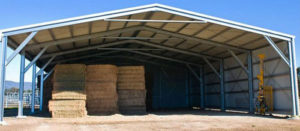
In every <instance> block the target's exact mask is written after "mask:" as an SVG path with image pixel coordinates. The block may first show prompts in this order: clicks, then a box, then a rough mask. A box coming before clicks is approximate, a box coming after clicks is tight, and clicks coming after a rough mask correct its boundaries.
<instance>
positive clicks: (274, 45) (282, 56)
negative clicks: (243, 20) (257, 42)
mask: <svg viewBox="0 0 300 131" xmlns="http://www.w3.org/2000/svg"><path fill="white" fill-rule="evenodd" d="M264 37H265V38H266V39H267V41H268V42H269V43H270V45H271V46H272V47H273V48H274V49H275V51H276V52H277V53H278V54H279V56H280V57H281V58H282V59H283V60H284V62H285V63H286V64H287V65H288V66H290V60H289V59H288V58H287V57H286V56H285V55H284V53H283V52H282V51H281V50H280V49H279V48H278V46H277V45H276V44H275V43H274V41H273V40H272V39H271V38H270V37H269V36H266V35H264Z"/></svg>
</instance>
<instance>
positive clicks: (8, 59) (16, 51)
mask: <svg viewBox="0 0 300 131" xmlns="http://www.w3.org/2000/svg"><path fill="white" fill-rule="evenodd" d="M36 34H37V31H34V32H32V33H31V34H30V35H29V36H27V38H26V39H25V40H24V41H23V42H22V43H21V44H20V45H19V46H18V48H17V49H16V50H15V51H14V52H13V53H12V54H11V55H10V56H9V57H8V58H7V61H6V66H7V65H8V64H9V63H10V62H11V61H12V60H13V59H14V58H15V57H16V56H17V54H19V53H20V51H21V50H22V49H23V48H24V47H25V46H26V45H27V44H28V43H29V41H30V40H31V39H32V38H33V37H34V36H35V35H36Z"/></svg>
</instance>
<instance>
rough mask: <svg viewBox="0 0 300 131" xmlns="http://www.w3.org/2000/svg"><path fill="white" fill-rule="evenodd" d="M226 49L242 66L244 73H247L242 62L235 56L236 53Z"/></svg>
mask: <svg viewBox="0 0 300 131" xmlns="http://www.w3.org/2000/svg"><path fill="white" fill-rule="evenodd" d="M227 51H228V52H229V53H230V54H231V56H232V57H233V58H234V60H235V61H236V62H237V63H238V64H239V65H240V66H241V67H242V68H243V70H244V71H245V72H246V74H249V71H248V69H247V68H246V67H245V65H244V63H243V62H242V61H241V60H240V59H239V57H238V56H236V54H235V53H234V52H233V51H231V50H229V49H228V50H227Z"/></svg>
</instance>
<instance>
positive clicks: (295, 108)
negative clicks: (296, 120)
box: [288, 42, 299, 116]
mask: <svg viewBox="0 0 300 131" xmlns="http://www.w3.org/2000/svg"><path fill="white" fill-rule="evenodd" d="M288 47H289V59H290V80H291V91H292V92H291V93H292V94H291V95H292V103H293V104H292V105H293V107H292V109H293V110H292V116H298V115H299V107H298V89H297V74H296V67H295V63H294V62H295V57H294V46H293V42H289V43H288Z"/></svg>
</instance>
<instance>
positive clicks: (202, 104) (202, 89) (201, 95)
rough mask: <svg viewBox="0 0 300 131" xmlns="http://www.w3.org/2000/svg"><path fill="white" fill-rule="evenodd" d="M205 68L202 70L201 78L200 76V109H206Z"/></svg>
mask: <svg viewBox="0 0 300 131" xmlns="http://www.w3.org/2000/svg"><path fill="white" fill-rule="evenodd" d="M203 68H204V67H203V66H202V67H201V68H200V72H199V76H200V108H201V109H204V99H205V98H204V94H205V93H204V79H203V78H204V72H203V71H204V69H203Z"/></svg>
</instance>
